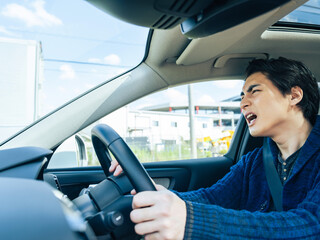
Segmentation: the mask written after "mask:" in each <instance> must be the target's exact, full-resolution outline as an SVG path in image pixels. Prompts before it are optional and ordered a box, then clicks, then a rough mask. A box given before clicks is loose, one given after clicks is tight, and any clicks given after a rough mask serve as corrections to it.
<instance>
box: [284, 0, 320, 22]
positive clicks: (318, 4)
mask: <svg viewBox="0 0 320 240" xmlns="http://www.w3.org/2000/svg"><path fill="white" fill-rule="evenodd" d="M279 22H291V23H301V24H314V25H320V1H319V0H310V1H308V2H306V3H305V4H303V5H302V6H301V7H299V8H297V9H296V10H294V11H293V12H291V13H290V14H288V15H287V16H285V17H284V18H282V19H281V20H280V21H279Z"/></svg>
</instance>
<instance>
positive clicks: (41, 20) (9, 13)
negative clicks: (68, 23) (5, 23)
mask: <svg viewBox="0 0 320 240" xmlns="http://www.w3.org/2000/svg"><path fill="white" fill-rule="evenodd" d="M44 4H45V2H44V1H43V0H36V1H34V2H32V3H31V8H30V9H28V8H26V7H25V6H22V5H19V4H16V3H11V4H8V5H6V6H5V7H4V8H3V10H2V12H1V14H2V15H3V16H6V17H10V18H15V19H19V20H21V21H23V22H24V23H25V24H26V25H27V26H28V27H33V26H40V27H47V26H54V25H61V24H62V21H61V20H60V19H59V18H57V17H56V16H54V15H52V14H50V13H48V12H47V11H46V10H45V9H44Z"/></svg>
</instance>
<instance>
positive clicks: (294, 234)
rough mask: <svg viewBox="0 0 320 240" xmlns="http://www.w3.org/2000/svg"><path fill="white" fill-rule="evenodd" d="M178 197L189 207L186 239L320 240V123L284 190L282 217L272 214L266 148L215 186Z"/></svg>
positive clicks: (252, 154) (247, 157) (244, 160)
mask: <svg viewBox="0 0 320 240" xmlns="http://www.w3.org/2000/svg"><path fill="white" fill-rule="evenodd" d="M269 144H270V147H271V151H272V154H273V157H274V161H276V158H277V155H278V152H279V150H278V148H277V146H276V144H275V143H274V142H273V141H272V140H271V139H269ZM177 194H178V196H179V197H181V198H182V199H183V200H185V202H186V206H187V221H186V228H185V235H184V238H185V239H320V117H319V116H318V118H317V122H316V124H315V126H314V127H313V129H312V132H311V133H310V135H309V137H308V139H307V141H306V142H305V144H304V145H303V147H302V148H301V150H300V154H299V156H298V158H297V160H296V163H295V165H294V168H293V170H292V174H291V175H290V177H289V179H288V180H287V181H286V182H285V184H284V186H283V209H284V211H283V212H268V208H269V206H270V201H272V200H271V195H270V191H269V188H268V184H267V181H266V176H265V173H264V167H263V161H262V148H259V149H255V150H254V151H252V152H250V153H248V154H247V155H245V156H243V157H242V159H241V160H240V161H239V162H238V163H237V164H236V165H234V166H233V167H232V168H231V170H230V172H229V173H228V174H227V175H226V176H225V177H224V178H223V179H221V180H220V181H218V182H217V183H216V184H214V185H213V186H211V187H209V188H206V189H199V190H197V191H192V192H186V193H177Z"/></svg>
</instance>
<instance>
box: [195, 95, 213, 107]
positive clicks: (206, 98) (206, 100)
mask: <svg viewBox="0 0 320 240" xmlns="http://www.w3.org/2000/svg"><path fill="white" fill-rule="evenodd" d="M215 102H216V101H215V100H214V99H213V98H212V97H210V96H209V95H203V96H201V98H199V99H198V100H196V104H197V105H202V106H205V105H211V104H214V103H215Z"/></svg>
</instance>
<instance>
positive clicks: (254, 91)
mask: <svg viewBox="0 0 320 240" xmlns="http://www.w3.org/2000/svg"><path fill="white" fill-rule="evenodd" d="M256 92H260V90H257V89H256V90H253V91H252V94H254V93H256Z"/></svg>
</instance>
